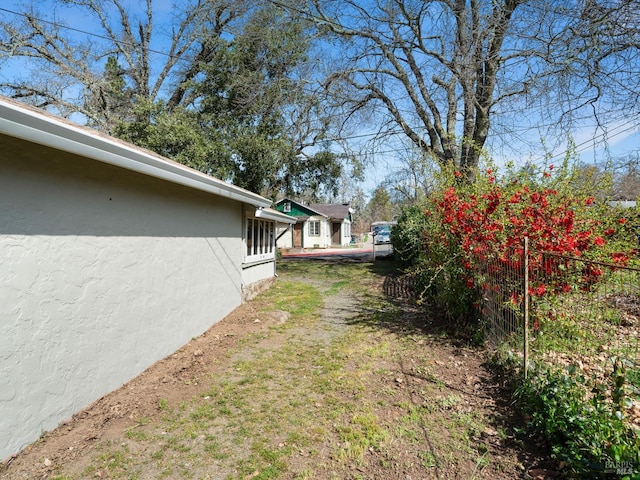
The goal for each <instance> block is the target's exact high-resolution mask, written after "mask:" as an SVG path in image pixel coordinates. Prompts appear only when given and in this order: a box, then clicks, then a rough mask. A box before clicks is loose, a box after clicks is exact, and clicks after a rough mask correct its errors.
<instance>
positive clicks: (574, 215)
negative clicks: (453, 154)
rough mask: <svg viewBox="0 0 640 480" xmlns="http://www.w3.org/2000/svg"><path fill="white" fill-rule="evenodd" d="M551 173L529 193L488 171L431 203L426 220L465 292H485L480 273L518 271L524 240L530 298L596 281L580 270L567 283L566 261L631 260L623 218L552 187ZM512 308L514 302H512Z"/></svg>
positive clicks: (556, 184) (592, 269)
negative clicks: (451, 257) (453, 258)
mask: <svg viewBox="0 0 640 480" xmlns="http://www.w3.org/2000/svg"><path fill="white" fill-rule="evenodd" d="M552 171H553V166H549V167H548V168H547V169H546V170H545V171H544V172H543V176H542V181H541V182H538V183H537V184H536V185H535V186H529V185H527V184H526V183H523V182H522V181H521V180H520V179H518V178H513V177H511V178H509V177H507V178H509V179H508V180H503V181H498V180H496V176H495V173H494V171H493V170H492V169H487V170H486V172H484V173H485V174H484V175H482V176H481V177H480V179H479V181H478V182H477V183H476V184H475V185H471V186H449V187H446V188H444V189H443V190H442V191H441V192H440V193H439V194H437V195H435V196H434V198H433V203H432V204H431V205H430V206H429V207H428V208H427V209H426V211H425V215H427V216H434V217H436V218H438V219H439V221H440V222H441V225H442V228H443V231H444V232H445V235H444V238H443V240H444V242H445V243H448V244H455V245H457V246H458V247H459V249H460V252H459V255H460V260H461V262H462V266H463V267H464V270H465V273H466V276H465V281H466V284H467V286H468V287H470V288H476V287H481V288H483V287H484V288H486V285H485V284H484V280H485V279H484V278H482V276H481V275H480V273H479V272H481V271H484V270H486V266H487V265H490V266H491V268H492V269H493V270H494V271H493V273H496V274H500V273H504V272H505V271H507V270H508V269H509V270H517V271H521V270H522V268H523V265H524V242H523V239H524V238H525V237H528V239H529V245H530V247H531V252H532V253H531V255H530V256H529V271H530V278H531V279H532V281H531V283H530V286H529V294H531V295H534V296H545V295H551V294H559V293H567V292H570V291H571V290H572V288H575V287H578V288H581V289H583V290H587V291H588V290H589V289H591V287H592V286H593V285H594V284H595V283H596V282H597V281H598V279H599V278H600V276H601V275H602V274H603V270H602V269H601V268H597V267H596V266H594V264H591V263H586V264H585V266H584V267H583V268H582V270H581V272H580V275H579V277H578V278H575V277H574V278H571V279H570V280H571V282H569V281H568V277H567V275H566V267H567V263H568V260H567V258H566V257H574V258H580V259H590V260H594V259H597V260H600V261H606V262H611V263H614V264H616V265H626V264H627V263H628V262H629V260H630V258H631V256H632V255H635V251H634V250H633V249H630V248H629V247H628V246H629V243H628V241H627V240H628V237H629V235H628V233H629V232H628V231H626V222H627V221H626V218H624V217H621V216H617V217H616V215H613V212H612V211H611V210H610V209H609V207H608V206H604V207H603V205H601V204H600V205H598V204H596V201H595V198H594V197H593V196H588V195H580V194H579V193H576V192H572V191H570V190H569V189H567V188H564V189H562V190H561V188H562V187H563V186H566V183H565V184H563V183H562V182H561V181H552V178H553V175H552V173H551V172H552ZM454 176H456V175H455V173H454ZM601 203H602V202H601ZM604 208H606V209H608V211H605V210H604ZM621 246H624V247H625V248H624V249H623V250H620V249H619V248H620V247H621ZM536 272H541V273H543V274H544V275H536ZM512 301H514V302H517V301H518V298H516V297H515V296H512Z"/></svg>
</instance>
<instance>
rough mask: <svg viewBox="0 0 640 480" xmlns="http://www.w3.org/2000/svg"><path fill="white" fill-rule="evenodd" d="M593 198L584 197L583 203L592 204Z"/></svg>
mask: <svg viewBox="0 0 640 480" xmlns="http://www.w3.org/2000/svg"><path fill="white" fill-rule="evenodd" d="M593 201H594V198H593V197H587V198H585V199H584V204H585V205H591V204H593Z"/></svg>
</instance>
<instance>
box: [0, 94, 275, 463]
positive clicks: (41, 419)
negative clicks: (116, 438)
mask: <svg viewBox="0 0 640 480" xmlns="http://www.w3.org/2000/svg"><path fill="white" fill-rule="evenodd" d="M4 106H5V105H4V104H3V102H2V101H0V460H2V459H4V458H6V457H7V456H9V455H11V454H13V453H16V452H17V451H19V450H20V449H22V448H23V447H25V446H26V445H28V444H29V443H31V442H33V441H35V440H37V439H38V437H39V436H40V435H41V433H42V432H44V431H46V430H50V429H52V428H54V427H56V426H57V425H58V424H59V423H60V422H61V421H63V420H65V419H67V418H69V417H71V416H72V415H73V414H74V413H75V412H77V411H79V410H81V409H82V408H84V407H85V406H87V405H89V404H90V403H91V402H93V401H95V400H97V399H98V398H100V397H101V396H102V395H104V394H106V393H108V392H109V391H111V390H113V389H115V388H117V387H119V386H120V385H122V384H123V383H124V382H126V381H128V380H130V379H131V378H133V377H134V376H136V375H137V374H139V373H141V372H142V371H143V370H145V369H146V368H147V367H149V366H150V365H152V364H153V363H155V362H156V361H157V360H160V359H162V358H163V357H165V356H166V355H168V354H170V353H172V352H174V351H175V350H176V349H178V348H179V347H181V346H182V345H184V344H185V343H187V342H188V341H189V340H190V339H191V338H193V337H194V336H197V335H199V334H201V333H202V332H204V331H205V330H206V329H208V328H209V327H210V326H211V325H212V324H214V323H215V322H217V321H218V320H220V319H222V318H223V317H224V316H226V315H227V314H228V313H230V312H231V311H232V310H233V309H234V308H236V307H237V306H239V305H240V303H241V302H242V298H243V295H245V294H246V292H247V291H251V283H260V282H265V281H270V280H271V279H272V278H273V274H274V268H275V267H274V262H273V261H271V262H269V261H264V262H262V263H261V264H260V265H259V266H258V265H255V266H254V267H255V268H253V269H252V268H251V267H250V266H248V265H245V264H244V253H245V249H246V246H245V241H244V239H243V231H244V228H245V213H246V212H247V211H249V212H250V211H254V212H255V211H256V208H264V207H266V206H268V205H269V204H270V202H269V201H268V200H266V199H264V198H262V197H259V196H257V195H255V194H252V193H251V192H246V191H242V190H241V189H237V188H236V187H227V186H225V185H223V184H222V182H219V181H217V180H210V179H209V178H203V177H204V176H203V175H202V174H199V173H197V172H194V173H192V172H190V171H187V169H185V167H182V166H174V165H171V164H166V163H163V162H164V160H161V159H160V160H158V161H159V162H160V163H157V162H156V160H157V159H155V158H152V157H150V156H148V155H147V154H146V153H145V154H144V155H142V157H141V160H140V162H147V161H148V162H149V165H146V164H143V165H142V166H140V169H141V170H143V171H142V172H137V171H132V170H130V169H127V168H123V167H121V166H118V165H116V164H111V163H106V162H104V161H95V159H94V158H87V157H85V156H83V155H78V154H75V153H71V152H70V151H69V150H75V149H76V147H77V146H78V145H79V144H80V143H79V142H80V140H82V141H84V140H86V139H85V138H84V137H83V135H85V134H84V133H81V134H80V135H79V136H78V138H77V139H76V140H78V141H77V142H76V141H75V140H73V141H69V137H73V136H74V135H75V134H76V133H77V132H75V130H74V131H73V132H69V131H67V130H66V129H67V128H71V127H67V126H66V125H64V124H58V123H57V122H55V121H52V120H51V119H48V118H47V119H44V122H45V124H46V125H44V126H43V128H42V129H40V126H39V125H36V124H37V122H39V121H40V120H41V119H40V118H39V117H38V118H36V119H35V120H36V122H35V123H34V125H36V126H37V128H35V129H34V130H33V132H31V130H30V128H31V127H29V128H27V129H26V130H25V129H24V128H22V127H23V125H21V124H20V122H22V121H23V120H24V119H23V118H22V117H21V116H19V115H18V120H15V121H14V119H12V120H11V121H9V120H7V117H6V116H7V115H13V114H14V113H15V112H14V110H15V109H14V106H13V105H9V107H11V108H9V109H8V110H5V109H4ZM18 110H20V108H18ZM27 113H28V115H33V112H27ZM18 114H20V115H21V114H22V113H21V111H18ZM36 116H37V114H36ZM25 121H28V122H30V121H31V120H29V119H27V120H25ZM51 122H53V124H52V125H51V124H50V123H51ZM16 125H18V127H16ZM14 127H15V129H14ZM45 127H46V128H45ZM58 128H59V130H60V131H59V132H58V133H59V135H57V134H56V135H57V136H56V137H55V138H53V137H52V139H50V140H51V141H48V140H47V142H46V143H45V142H44V141H43V140H42V138H43V137H46V136H47V135H49V133H50V132H55V131H56V129H58ZM14 130H15V131H14ZM25 131H26V135H27V136H30V135H32V133H33V135H34V140H37V141H42V142H43V143H45V144H38V143H35V142H34V141H32V140H31V139H29V138H19V137H16V136H14V133H16V132H18V133H20V134H21V135H23V136H24V134H25ZM41 132H42V135H43V137H40V136H39V135H40V134H41ZM47 132H49V133H47ZM74 132H75V133H74ZM89 135H90V134H89ZM90 140H91V139H90ZM100 142H102V140H99V141H98V144H100V145H102V144H101V143H100ZM57 143H59V144H60V148H67V147H68V149H67V151H64V150H61V149H59V148H57ZM51 144H54V145H56V146H52V145H51ZM85 147H86V145H84V144H83V146H82V149H83V150H84V149H85ZM104 147H105V148H111V147H110V146H109V145H105V146H104ZM113 148H114V151H118V152H121V151H122V149H121V147H120V146H115V147H113ZM88 151H89V153H91V154H93V150H92V149H91V148H89V149H88ZM103 153H104V150H96V152H95V156H96V157H99V156H100V155H103ZM125 153H126V152H125ZM105 155H106V154H105ZM132 155H133V154H132ZM115 157H117V156H115ZM115 157H114V158H115ZM106 158H107V160H109V159H110V158H111V157H109V156H108V155H107V157H106ZM118 158H120V157H118ZM129 160H130V159H125V160H123V162H125V163H126V162H128V161H129ZM118 161H120V160H118ZM137 162H138V161H137V160H136V168H138V163H137ZM154 162H155V163H154ZM114 163H117V162H116V161H114ZM158 165H159V166H160V170H162V172H161V173H160V174H158V175H160V176H162V175H165V174H166V173H167V172H169V173H171V175H173V177H170V180H171V179H172V178H176V179H177V180H176V181H175V182H174V181H170V180H167V179H163V178H159V177H158V176H150V175H149V174H146V173H145V172H146V171H150V172H152V173H153V172H155V170H154V169H155V168H156V167H157V166H158ZM154 175H155V174H154ZM178 181H179V182H182V183H184V184H178V183H176V182H178ZM191 184H193V185H195V186H196V187H197V188H194V187H192V186H191ZM218 192H220V194H218ZM243 200H245V201H244V202H243ZM278 215H281V214H278V213H277V212H275V213H273V214H272V216H275V217H277V216H278ZM245 296H246V295H245Z"/></svg>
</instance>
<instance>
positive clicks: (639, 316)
mask: <svg viewBox="0 0 640 480" xmlns="http://www.w3.org/2000/svg"><path fill="white" fill-rule="evenodd" d="M480 274H481V277H482V285H483V287H482V289H483V290H482V305H481V309H482V318H483V319H484V321H485V325H486V336H487V339H488V342H489V344H490V345H491V346H493V347H500V348H506V349H509V351H510V352H512V353H513V354H515V355H518V356H520V357H521V358H522V361H523V363H524V365H527V366H528V365H530V364H531V363H530V362H534V363H537V364H540V363H543V364H545V365H547V366H550V367H557V368H561V369H564V370H566V371H571V372H573V373H575V374H577V375H581V376H582V377H584V378H585V379H586V380H585V381H586V382H587V383H588V385H589V388H593V389H595V390H599V391H607V392H609V395H615V393H612V392H613V391H614V390H615V389H616V388H618V390H619V389H620V388H624V391H625V392H626V394H628V395H629V397H630V398H632V399H635V401H634V402H633V403H632V404H631V406H630V407H631V408H636V409H638V411H637V412H635V411H634V412H630V413H631V415H630V417H631V418H632V419H634V421H637V422H638V424H639V425H640V408H639V407H638V405H640V404H639V403H638V402H640V269H638V268H631V267H626V266H621V265H618V264H610V263H603V262H595V261H589V260H585V259H581V258H574V257H568V256H563V255H555V254H552V253H546V252H537V251H536V250H535V248H532V249H529V248H528V246H527V245H526V244H524V243H523V245H522V248H515V249H514V250H513V252H511V254H510V255H506V256H504V257H502V258H500V259H493V260H486V261H484V262H483V263H482V264H481V265H480ZM524 371H525V372H526V371H527V369H526V368H525V369H524ZM621 381H622V382H624V386H623V387H620V385H619V383H620V382H621ZM616 382H618V385H617V386H616Z"/></svg>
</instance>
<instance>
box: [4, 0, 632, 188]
mask: <svg viewBox="0 0 640 480" xmlns="http://www.w3.org/2000/svg"><path fill="white" fill-rule="evenodd" d="M25 3H26V4H28V3H29V2H25V1H23V0H10V1H7V0H5V1H4V2H3V3H2V5H1V6H0V8H6V9H10V10H16V11H21V10H23V8H22V5H24V4H25ZM123 3H124V4H125V5H126V6H127V8H132V9H135V8H137V6H139V5H141V4H144V2H141V1H140V0H127V1H125V2H123ZM34 4H35V5H37V7H36V8H37V10H39V11H41V12H46V13H47V15H49V18H52V17H51V15H53V14H55V17H56V20H58V21H63V22H64V23H66V24H67V25H69V26H71V27H74V28H77V29H80V30H83V31H89V32H92V31H97V28H96V25H92V24H91V23H90V22H89V21H88V19H87V17H86V16H85V15H84V14H83V13H82V12H80V11H79V10H78V9H77V8H67V7H63V6H59V5H58V6H57V7H56V8H55V10H54V9H53V8H52V7H51V5H52V4H53V3H52V2H51V1H50V0H38V1H37V2H34ZM153 5H154V14H155V15H156V18H155V19H154V21H155V22H156V23H155V24H156V26H161V25H162V24H167V23H168V20H169V18H170V17H169V14H170V12H171V8H172V0H154V2H153ZM0 18H3V19H7V18H9V19H10V18H16V19H17V18H18V17H15V16H13V15H11V14H10V13H7V12H3V11H0ZM116 21H117V19H116ZM78 36H79V37H82V36H83V35H82V34H81V33H78ZM93 40H94V41H99V39H96V38H95V37H93ZM163 47H166V42H164V41H163V39H162V37H161V36H157V37H156V39H155V43H154V44H153V45H152V48H154V49H157V50H160V51H162V50H163ZM165 49H166V48H165ZM16 68H19V65H15V64H11V63H5V64H3V65H2V67H1V68H0V78H1V77H5V78H6V77H8V76H11V75H13V74H14V73H15V71H14V69H16ZM602 133H603V132H602V131H601V130H597V129H595V128H594V127H593V126H588V125H585V126H583V127H582V128H581V129H580V130H577V131H575V133H574V140H575V144H576V145H577V149H578V153H579V156H580V159H581V161H583V162H585V163H594V162H596V163H604V162H605V161H606V160H607V159H608V158H611V157H613V158H615V157H620V156H626V155H628V154H630V153H633V152H635V151H636V150H637V149H638V142H639V140H640V135H639V134H638V130H637V129H636V128H631V127H630V126H629V125H628V124H622V123H621V124H613V125H609V136H608V140H607V144H606V145H605V144H604V143H603V142H602V138H603V137H602ZM535 135H536V133H535V132H533V131H532V132H531V134H530V136H529V137H530V140H531V142H530V145H533V147H531V146H526V145H518V144H515V145H513V144H512V145H510V147H511V148H509V151H507V150H500V151H498V150H496V151H494V152H491V153H493V158H494V159H495V161H496V162H497V163H498V164H499V163H501V162H504V161H509V160H511V161H514V162H517V163H520V162H522V163H525V162H527V161H529V162H532V163H534V164H538V165H540V164H542V163H544V158H545V155H544V154H545V152H544V150H543V148H542V146H541V143H540V142H539V140H538V139H537V138H536V136H535ZM594 138H595V139H596V141H595V142H594ZM548 148H550V149H551V151H550V152H549V153H550V156H551V160H550V161H549V163H553V162H556V163H558V162H559V161H561V160H562V157H563V156H564V152H565V151H566V148H567V146H566V143H565V142H558V145H554V146H549V147H548ZM398 149H399V150H404V149H406V144H404V143H401V142H398V141H397V139H396V141H394V140H393V139H391V140H390V141H389V143H388V146H385V145H382V146H381V147H380V150H381V151H382V153H380V154H378V155H376V156H375V157H374V160H373V161H372V162H371V163H370V164H369V165H368V166H367V168H366V170H365V173H366V179H365V182H364V184H363V186H362V187H363V190H364V191H365V192H371V191H372V190H373V189H374V188H375V187H376V186H377V185H378V184H380V183H382V182H384V181H385V180H387V179H389V178H393V177H394V173H395V172H396V171H397V170H398V169H399V168H401V167H402V162H401V161H400V160H399V159H398V154H397V153H396V152H395V150H398Z"/></svg>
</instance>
